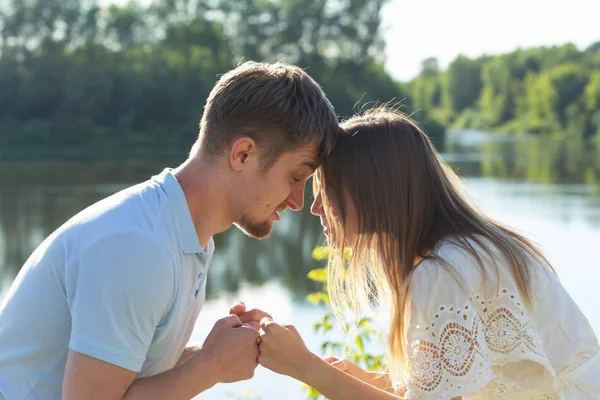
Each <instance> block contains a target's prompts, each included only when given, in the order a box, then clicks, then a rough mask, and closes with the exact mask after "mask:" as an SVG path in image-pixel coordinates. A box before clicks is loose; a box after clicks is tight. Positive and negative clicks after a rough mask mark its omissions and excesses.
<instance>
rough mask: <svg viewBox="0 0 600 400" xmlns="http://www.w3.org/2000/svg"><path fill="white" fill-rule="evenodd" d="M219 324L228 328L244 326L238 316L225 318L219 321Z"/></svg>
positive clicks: (232, 315)
mask: <svg viewBox="0 0 600 400" xmlns="http://www.w3.org/2000/svg"><path fill="white" fill-rule="evenodd" d="M217 324H220V325H222V326H223V327H226V328H237V327H240V326H242V321H240V318H239V317H238V316H237V315H234V314H231V315H228V316H227V317H225V318H221V319H220V320H219V321H217Z"/></svg>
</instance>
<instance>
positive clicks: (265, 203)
mask: <svg viewBox="0 0 600 400" xmlns="http://www.w3.org/2000/svg"><path fill="white" fill-rule="evenodd" d="M316 165H317V146H316V145H308V146H304V147H301V148H299V149H297V150H294V151H290V152H287V153H284V154H283V155H282V156H281V157H280V158H279V159H278V160H277V161H276V162H275V164H273V166H272V167H271V168H270V169H269V170H267V171H262V170H261V169H260V166H259V165H258V164H256V165H255V166H254V168H252V170H250V171H248V172H247V175H246V178H245V180H244V183H243V186H244V187H242V188H240V189H241V191H240V196H242V198H241V200H240V202H239V204H240V206H241V210H242V211H241V213H240V217H239V218H238V220H237V221H235V225H237V227H238V228H240V229H241V230H242V231H243V232H244V233H246V234H247V235H248V236H251V237H254V238H256V239H262V238H265V237H267V236H268V235H269V234H270V233H271V231H272V230H273V222H274V221H278V220H279V219H280V213H281V212H283V211H284V210H285V209H286V208H289V209H291V210H294V211H297V210H300V209H302V206H303V205H304V187H305V185H306V181H307V179H308V178H309V177H310V176H311V175H312V174H313V172H314V171H315V168H316Z"/></svg>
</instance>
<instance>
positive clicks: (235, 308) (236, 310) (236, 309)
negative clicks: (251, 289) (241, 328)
mask: <svg viewBox="0 0 600 400" xmlns="http://www.w3.org/2000/svg"><path fill="white" fill-rule="evenodd" d="M245 312H246V305H245V304H244V302H243V301H236V302H235V303H233V305H232V306H231V308H230V309H229V314H235V315H238V316H239V315H240V314H243V313H245Z"/></svg>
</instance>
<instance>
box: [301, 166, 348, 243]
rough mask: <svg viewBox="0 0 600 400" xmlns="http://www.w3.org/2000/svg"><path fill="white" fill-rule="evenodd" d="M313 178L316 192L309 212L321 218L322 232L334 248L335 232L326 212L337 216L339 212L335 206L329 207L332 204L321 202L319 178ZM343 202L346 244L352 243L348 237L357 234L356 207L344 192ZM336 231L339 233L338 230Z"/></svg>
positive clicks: (335, 241)
mask: <svg viewBox="0 0 600 400" xmlns="http://www.w3.org/2000/svg"><path fill="white" fill-rule="evenodd" d="M313 179H315V181H316V187H317V193H316V195H315V199H314V201H313V203H312V206H311V207H310V212H311V213H312V214H313V215H315V216H317V217H319V218H320V219H321V225H322V226H323V233H324V234H325V237H326V238H327V244H328V245H329V246H331V247H333V248H335V247H336V243H337V240H336V232H334V231H333V229H334V228H333V227H332V224H331V223H330V221H328V220H327V214H329V215H334V216H336V217H337V216H338V215H340V212H339V210H336V209H335V208H331V207H332V206H329V205H325V204H324V203H323V196H322V188H321V185H320V182H319V178H318V177H317V175H315V176H314V178H313ZM344 203H345V208H346V220H345V221H344V222H343V225H344V231H345V236H346V244H348V243H352V240H348V239H350V238H353V237H356V235H357V234H358V216H357V214H356V209H355V208H354V206H353V205H352V202H351V201H350V196H348V195H347V194H346V193H344ZM327 207H330V208H331V209H326V208H327ZM337 233H338V234H339V232H337Z"/></svg>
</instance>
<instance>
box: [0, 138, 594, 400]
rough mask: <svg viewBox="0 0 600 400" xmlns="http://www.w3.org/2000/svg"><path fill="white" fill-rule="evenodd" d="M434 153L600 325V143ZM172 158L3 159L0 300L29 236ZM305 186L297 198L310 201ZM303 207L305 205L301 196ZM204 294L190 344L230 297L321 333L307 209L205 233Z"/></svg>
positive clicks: (262, 391) (258, 390)
mask: <svg viewBox="0 0 600 400" xmlns="http://www.w3.org/2000/svg"><path fill="white" fill-rule="evenodd" d="M444 158H445V159H446V160H448V162H450V163H451V164H452V166H453V167H454V168H455V170H456V171H457V172H458V173H459V175H461V176H462V177H464V180H465V183H466V185H467V187H468V189H469V191H470V193H471V195H472V197H473V198H474V200H475V201H476V202H477V204H478V205H479V206H480V208H482V209H483V210H484V211H485V212H487V213H488V214H490V215H492V216H493V217H495V218H497V219H498V220H500V221H502V222H504V223H506V224H508V225H511V226H513V227H515V228H517V229H518V230H519V231H521V232H522V233H524V234H526V235H527V236H528V237H530V238H532V239H533V240H534V241H536V242H537V243H538V244H539V245H540V246H541V247H542V248H543V249H544V250H545V252H546V254H547V255H548V257H549V259H550V261H551V262H552V263H553V264H554V267H555V268H556V270H557V272H558V274H559V276H560V278H561V279H562V282H563V284H564V285H565V287H566V288H567V290H568V291H569V292H570V293H571V295H572V296H573V298H574V299H575V301H576V302H577V304H578V305H579V306H580V308H581V309H582V310H583V312H584V313H585V314H586V316H587V317H588V319H589V320H590V322H591V324H592V326H593V327H594V330H595V331H596V332H600V309H599V308H598V307H597V305H598V304H600V290H598V287H597V282H600V261H599V260H600V257H599V256H598V255H596V254H595V253H594V251H595V250H597V249H598V248H599V247H600V151H599V149H598V146H597V145H596V144H594V143H583V142H581V141H578V140H563V141H548V140H546V141H539V140H535V139H527V140H524V139H522V138H518V137H506V136H495V135H488V134H485V133H481V132H471V131H467V132H453V133H452V134H451V135H450V136H449V138H448V141H447V144H446V148H445V151H444ZM164 166H176V163H175V162H173V163H148V162H144V163H123V164H118V165H117V164H102V163H100V164H98V163H96V164H61V163H40V164H11V165H2V166H0V298H2V296H3V293H5V292H6V290H7V289H8V287H9V286H10V284H11V282H12V281H13V279H14V277H15V276H16V274H17V272H18V270H19V268H20V267H21V265H22V264H23V263H24V261H25V260H26V259H27V257H28V256H29V255H30V253H31V252H32V251H33V250H34V249H35V247H36V246H37V245H39V243H41V241H42V240H43V239H44V238H45V237H46V236H47V235H49V234H50V233H51V232H52V231H54V230H55V229H56V228H57V227H59V226H60V225H61V224H62V223H63V222H65V221H66V220H67V219H68V218H70V217H71V216H72V215H74V214H75V213H77V212H78V211H80V210H81V209H83V208H85V207H86V206H88V205H90V204H92V203H94V202H95V201H97V200H99V199H101V198H103V197H106V196H108V195H110V194H112V193H114V192H116V191H118V190H120V189H122V188H125V187H127V186H129V185H131V184H134V183H137V182H140V181H143V180H145V179H147V178H149V177H150V176H151V175H153V174H157V173H159V172H160V171H161V170H162V168H163V167H164ZM310 198H311V196H310V193H307V201H309V202H310ZM307 204H310V203H307ZM215 242H216V245H217V253H216V255H215V260H214V263H213V265H212V266H211V270H210V274H209V280H208V298H207V302H206V305H205V307H204V308H203V310H202V312H201V313H200V318H199V319H198V321H197V324H196V329H195V330H194V333H193V336H192V341H194V342H202V341H203V339H204V338H205V337H206V335H207V334H208V332H209V331H210V329H211V328H212V325H213V323H214V321H215V320H217V319H218V318H221V317H222V316H225V315H226V313H227V312H228V310H229V306H230V305H231V303H233V301H235V300H238V299H240V300H243V301H245V302H246V304H247V305H248V306H249V307H258V308H262V309H264V310H266V311H268V312H270V313H271V314H272V315H273V317H274V318H275V319H276V320H277V321H280V322H283V323H292V324H295V325H296V326H297V328H298V330H299V331H300V333H301V334H302V336H303V337H304V339H305V341H306V342H307V345H308V346H309V348H311V349H312V350H313V351H315V352H317V353H318V352H319V348H320V347H319V346H320V344H321V343H322V341H323V337H322V336H321V335H317V334H315V333H314V332H313V327H312V326H313V323H314V322H316V321H318V320H319V319H320V317H321V316H322V314H323V312H324V311H325V309H324V308H322V307H315V306H313V305H310V304H309V303H308V302H306V300H305V296H306V294H308V293H310V292H311V291H312V290H314V289H316V288H317V287H316V286H315V285H314V284H313V283H312V282H310V281H309V280H308V279H307V278H306V273H307V272H308V271H309V270H311V269H313V268H316V267H318V266H320V264H319V263H318V262H315V261H314V260H312V259H311V251H312V249H313V247H314V246H315V245H316V244H318V243H322V242H323V236H322V234H321V232H320V224H319V221H318V219H317V218H315V217H312V216H311V215H310V214H309V212H308V207H305V209H304V210H303V211H301V212H297V213H293V212H289V211H288V212H286V213H284V214H283V216H282V220H281V221H280V223H277V224H276V227H275V230H274V232H273V234H272V235H271V236H270V237H269V238H267V239H265V240H263V241H255V240H252V239H248V238H246V237H245V236H244V235H243V234H241V233H240V232H239V231H237V230H236V229H235V228H233V229H231V230H230V231H229V232H226V233H224V234H221V235H219V236H217V237H215ZM301 386H302V385H301V384H300V383H298V382H295V381H293V380H292V379H289V378H287V377H283V376H280V375H277V374H274V373H272V372H270V371H268V370H265V369H264V368H262V367H259V368H258V369H257V371H256V375H255V377H254V379H252V380H250V381H245V382H239V383H236V384H230V385H217V386H216V387H215V388H213V389H211V390H210V391H208V392H206V393H204V394H202V395H200V396H198V397H197V398H198V399H224V398H225V399H227V398H233V399H241V398H245V399H253V400H256V399H262V400H275V399H277V400H280V399H287V400H301V399H305V398H306V395H305V393H304V392H303V391H302V390H301Z"/></svg>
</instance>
